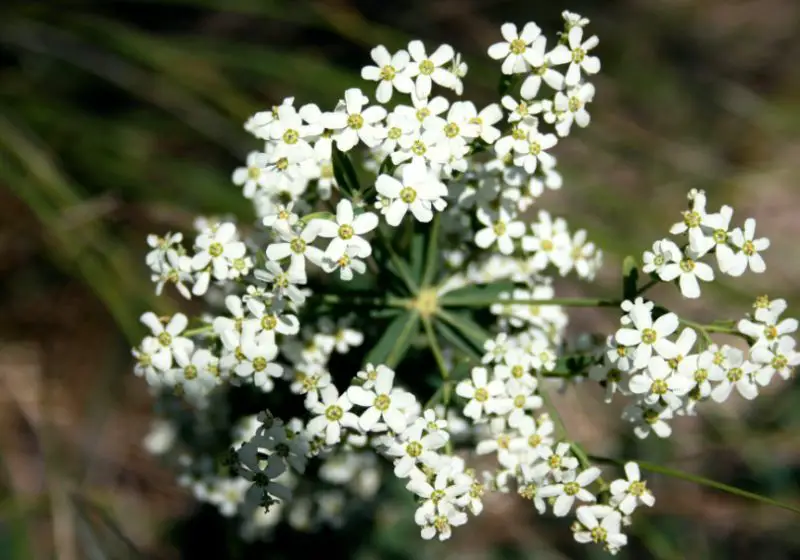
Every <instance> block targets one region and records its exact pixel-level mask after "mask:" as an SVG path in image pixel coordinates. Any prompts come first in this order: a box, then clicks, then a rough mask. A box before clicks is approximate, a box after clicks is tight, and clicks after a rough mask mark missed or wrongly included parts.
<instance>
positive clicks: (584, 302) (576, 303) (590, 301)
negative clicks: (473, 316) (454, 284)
mask: <svg viewBox="0 0 800 560" xmlns="http://www.w3.org/2000/svg"><path fill="white" fill-rule="evenodd" d="M440 303H441V305H443V306H445V307H489V306H490V305H494V304H501V305H536V306H540V307H543V306H547V305H559V306H562V307H619V305H620V303H622V302H621V301H620V300H618V299H602V298H552V299H499V298H474V299H473V298H448V297H447V296H444V297H442V299H441V301H440Z"/></svg>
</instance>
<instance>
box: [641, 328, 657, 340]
mask: <svg viewBox="0 0 800 560" xmlns="http://www.w3.org/2000/svg"><path fill="white" fill-rule="evenodd" d="M657 338H658V333H657V332H656V331H654V330H653V329H644V330H643V331H642V342H643V343H645V344H653V343H654V342H655V341H656V339H657Z"/></svg>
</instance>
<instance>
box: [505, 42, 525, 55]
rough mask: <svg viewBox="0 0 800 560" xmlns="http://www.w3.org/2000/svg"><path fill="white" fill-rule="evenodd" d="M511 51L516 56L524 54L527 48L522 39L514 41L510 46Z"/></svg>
mask: <svg viewBox="0 0 800 560" xmlns="http://www.w3.org/2000/svg"><path fill="white" fill-rule="evenodd" d="M508 48H509V50H510V51H511V52H512V53H514V54H522V53H524V52H525V49H526V48H527V46H526V45H525V41H523V40H522V39H514V40H513V41H511V43H510V44H509V46H508Z"/></svg>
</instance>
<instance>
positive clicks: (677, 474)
mask: <svg viewBox="0 0 800 560" xmlns="http://www.w3.org/2000/svg"><path fill="white" fill-rule="evenodd" d="M589 458H590V459H591V460H592V461H596V462H598V463H608V464H614V465H620V466H624V465H625V463H626V461H622V460H620V459H611V458H609V457H598V456H595V455H589ZM635 463H636V464H637V465H639V467H640V468H642V469H644V470H646V471H650V472H654V473H659V474H663V475H666V476H671V477H672V478H679V479H681V480H686V481H688V482H694V483H695V484H699V485H701V486H707V487H709V488H714V489H716V490H721V491H723V492H727V493H728V494H733V495H735V496H741V497H742V498H748V499H750V500H755V501H757V502H761V503H764V504H768V505H771V506H774V507H778V508H781V509H785V510H788V511H792V512H794V513H800V507H799V506H795V505H792V504H787V503H784V502H779V501H778V500H773V499H772V498H769V497H767V496H762V495H761V494H756V493H754V492H748V491H747V490H742V489H741V488H737V487H736V486H730V485H728V484H723V483H722V482H717V481H716V480H711V479H710V478H705V477H702V476H698V475H696V474H691V473H687V472H685V471H679V470H677V469H671V468H669V467H664V466H662V465H656V464H653V463H648V462H644V461H635Z"/></svg>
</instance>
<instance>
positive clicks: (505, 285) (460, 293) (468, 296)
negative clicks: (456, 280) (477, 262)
mask: <svg viewBox="0 0 800 560" xmlns="http://www.w3.org/2000/svg"><path fill="white" fill-rule="evenodd" d="M514 288H515V284H514V283H513V282H509V281H505V280H504V281H502V282H493V283H491V284H472V285H471V286H466V287H464V288H459V289H457V290H453V291H452V292H447V293H446V294H444V295H443V296H442V297H441V298H440V299H439V303H440V304H441V305H444V306H445V307H447V306H453V307H458V306H459V305H461V304H464V303H468V302H470V301H488V300H495V299H499V298H500V294H502V293H503V292H511V291H512V290H513V289H514ZM450 302H452V303H450Z"/></svg>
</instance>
